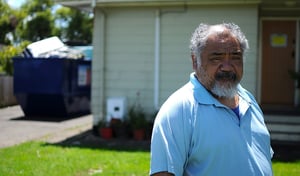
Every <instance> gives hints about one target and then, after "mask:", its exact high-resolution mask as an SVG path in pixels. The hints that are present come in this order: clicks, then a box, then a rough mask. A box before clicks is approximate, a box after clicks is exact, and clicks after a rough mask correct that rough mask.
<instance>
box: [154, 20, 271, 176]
mask: <svg viewBox="0 0 300 176" xmlns="http://www.w3.org/2000/svg"><path fill="white" fill-rule="evenodd" d="M190 48H191V57H192V65H193V69H194V73H192V74H191V75H190V81H189V82H188V83H187V84H186V85H185V86H183V87H182V88H180V89H179V90H177V91H176V92H175V93H173V94H172V95H171V96H170V97H169V98H168V100H167V101H166V102H165V103H164V104H163V106H162V107H161V109H160V111H159V113H158V115H157V117H156V119H155V123H154V128H153V134H152V142H151V170H150V175H159V176H162V175H176V176H181V175H189V176H200V175H211V176H220V175H224V176H229V175H230V176H248V175H252V176H260V175H272V164H271V158H272V155H273V151H272V149H271V146H270V135H269V132H268V130H267V128H266V125H265V123H264V119H263V114H262V111H261V109H260V107H259V106H258V104H257V102H256V101H255V99H254V97H253V96H252V95H251V94H250V93H249V92H248V91H247V90H245V89H244V88H243V87H242V86H241V85H240V84H239V83H240V81H241V79H242V76H243V63H244V59H243V56H244V53H245V51H246V50H247V49H248V41H247V39H246V37H245V36H244V34H243V33H242V31H241V30H240V28H239V27H238V26H237V25H235V24H232V23H229V24H227V23H224V24H217V25H207V24H200V25H199V27H198V28H197V29H196V30H195V32H194V33H193V35H192V38H191V45H190Z"/></svg>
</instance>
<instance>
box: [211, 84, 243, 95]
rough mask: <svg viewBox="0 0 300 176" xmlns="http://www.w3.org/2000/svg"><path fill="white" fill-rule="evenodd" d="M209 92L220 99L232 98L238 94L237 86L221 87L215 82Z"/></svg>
mask: <svg viewBox="0 0 300 176" xmlns="http://www.w3.org/2000/svg"><path fill="white" fill-rule="evenodd" d="M210 91H211V92H212V93H213V94H214V95H216V96H217V97H220V98H233V97H234V96H235V95H236V94H237V93H238V89H237V84H234V83H229V84H227V85H221V84H219V83H218V82H217V81H216V83H215V84H214V85H213V87H212V89H211V90H210Z"/></svg>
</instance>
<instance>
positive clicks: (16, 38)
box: [0, 0, 93, 74]
mask: <svg viewBox="0 0 300 176" xmlns="http://www.w3.org/2000/svg"><path fill="white" fill-rule="evenodd" d="M92 25H93V16H92V15H91V14H90V13H87V12H82V11H79V10H76V9H71V8H67V7H62V6H57V5H56V4H54V1H53V0H26V1H25V3H24V4H23V5H22V6H21V7H20V8H19V9H13V8H11V7H10V6H9V5H8V4H7V3H6V0H0V31H1V32H0V72H2V73H3V72H4V73H6V74H12V73H13V68H12V60H11V58H12V57H13V56H15V55H18V54H19V53H20V52H21V51H22V50H23V49H24V48H25V47H26V45H28V44H29V43H30V42H35V41H38V40H41V39H44V38H48V37H51V36H54V35H56V36H58V37H59V38H61V39H63V40H64V41H76V42H80V43H86V44H90V43H91V41H92V29H93V26H92ZM20 43H23V44H20ZM3 46H4V47H3Z"/></svg>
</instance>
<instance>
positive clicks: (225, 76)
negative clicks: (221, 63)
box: [215, 72, 237, 81]
mask: <svg viewBox="0 0 300 176" xmlns="http://www.w3.org/2000/svg"><path fill="white" fill-rule="evenodd" d="M215 79H216V80H217V81H221V80H228V81H236V80H237V76H236V74H235V73H234V72H219V73H217V74H216V75H215Z"/></svg>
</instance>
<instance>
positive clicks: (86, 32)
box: [55, 7, 93, 44]
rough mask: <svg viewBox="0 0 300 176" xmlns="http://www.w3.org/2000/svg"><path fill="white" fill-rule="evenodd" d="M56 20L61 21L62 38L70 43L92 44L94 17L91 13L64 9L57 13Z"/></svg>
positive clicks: (60, 31)
mask: <svg viewBox="0 0 300 176" xmlns="http://www.w3.org/2000/svg"><path fill="white" fill-rule="evenodd" d="M55 18H56V20H57V21H60V22H61V24H64V25H62V26H61V28H60V30H59V33H60V36H61V38H63V39H64V40H68V41H79V42H83V43H87V44H90V43H91V42H92V30H93V15H92V14H91V13H89V12H85V11H80V10H77V9H71V8H67V7H62V8H60V9H58V10H57V11H56V14H55Z"/></svg>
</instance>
